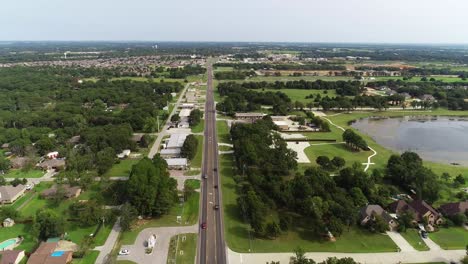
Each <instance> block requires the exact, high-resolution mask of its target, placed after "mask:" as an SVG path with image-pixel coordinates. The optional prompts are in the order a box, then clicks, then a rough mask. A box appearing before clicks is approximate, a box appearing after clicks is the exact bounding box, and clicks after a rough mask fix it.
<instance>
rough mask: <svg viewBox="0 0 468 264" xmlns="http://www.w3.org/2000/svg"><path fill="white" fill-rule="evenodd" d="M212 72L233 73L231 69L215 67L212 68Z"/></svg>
mask: <svg viewBox="0 0 468 264" xmlns="http://www.w3.org/2000/svg"><path fill="white" fill-rule="evenodd" d="M213 70H214V72H222V71H233V70H234V68H233V67H215V68H213Z"/></svg>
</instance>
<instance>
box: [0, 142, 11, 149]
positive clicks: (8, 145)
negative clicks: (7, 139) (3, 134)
mask: <svg viewBox="0 0 468 264" xmlns="http://www.w3.org/2000/svg"><path fill="white" fill-rule="evenodd" d="M9 147H10V144H9V143H3V144H2V149H8V148H9Z"/></svg>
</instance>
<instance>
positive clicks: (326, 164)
mask: <svg viewBox="0 0 468 264" xmlns="http://www.w3.org/2000/svg"><path fill="white" fill-rule="evenodd" d="M315 162H317V164H318V165H320V166H321V167H322V168H324V169H326V170H329V169H331V168H332V163H331V161H330V159H329V158H328V157H327V156H318V157H317V159H316V160H315Z"/></svg>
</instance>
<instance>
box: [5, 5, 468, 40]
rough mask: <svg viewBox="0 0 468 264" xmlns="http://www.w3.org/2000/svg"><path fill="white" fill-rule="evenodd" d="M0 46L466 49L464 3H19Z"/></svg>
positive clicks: (9, 14)
mask: <svg viewBox="0 0 468 264" xmlns="http://www.w3.org/2000/svg"><path fill="white" fill-rule="evenodd" d="M0 10H1V15H0V41H10V40H112V41H126V40H136V41H138V40H142V41H143V40H145V41H146V40H149V41H265V42H271V41H272V42H358V43H447V44H450V43H453V44H467V43H468V19H466V17H467V11H468V1H466V0H325V1H323V0H320V1H318V0H131V1H129V0H125V1H124V0H14V1H2V3H1V4H0Z"/></svg>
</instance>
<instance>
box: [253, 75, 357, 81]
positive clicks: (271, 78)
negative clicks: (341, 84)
mask: <svg viewBox="0 0 468 264" xmlns="http://www.w3.org/2000/svg"><path fill="white" fill-rule="evenodd" d="M300 80H305V81H317V80H322V81H333V82H334V81H352V80H354V79H353V78H351V77H341V76H331V77H329V76H297V77H295V76H278V77H276V76H268V77H265V76H255V77H252V78H249V79H247V81H253V82H276V81H280V82H287V81H300Z"/></svg>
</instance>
